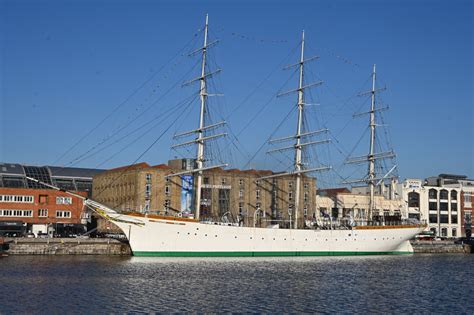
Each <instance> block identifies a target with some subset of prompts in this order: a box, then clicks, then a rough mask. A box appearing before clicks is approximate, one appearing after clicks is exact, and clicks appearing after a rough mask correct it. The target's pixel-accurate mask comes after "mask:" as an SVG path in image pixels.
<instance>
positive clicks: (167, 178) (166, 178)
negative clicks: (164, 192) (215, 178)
mask: <svg viewBox="0 0 474 315" xmlns="http://www.w3.org/2000/svg"><path fill="white" fill-rule="evenodd" d="M204 179H206V178H205V177H204ZM165 182H167V183H169V182H170V178H169V177H165Z"/></svg>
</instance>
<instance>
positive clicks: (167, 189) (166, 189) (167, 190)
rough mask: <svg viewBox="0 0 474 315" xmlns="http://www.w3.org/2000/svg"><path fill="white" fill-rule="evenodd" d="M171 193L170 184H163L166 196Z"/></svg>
mask: <svg viewBox="0 0 474 315" xmlns="http://www.w3.org/2000/svg"><path fill="white" fill-rule="evenodd" d="M170 193H171V186H170V185H166V186H165V195H166V196H169V195H170Z"/></svg>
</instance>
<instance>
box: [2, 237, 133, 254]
mask: <svg viewBox="0 0 474 315" xmlns="http://www.w3.org/2000/svg"><path fill="white" fill-rule="evenodd" d="M4 242H5V244H6V245H7V250H6V251H5V253H6V254H8V255H109V256H130V255H131V251H130V246H129V245H128V243H126V242H121V241H119V240H116V239H110V238H89V239H87V238H86V239H84V238H5V239H4Z"/></svg>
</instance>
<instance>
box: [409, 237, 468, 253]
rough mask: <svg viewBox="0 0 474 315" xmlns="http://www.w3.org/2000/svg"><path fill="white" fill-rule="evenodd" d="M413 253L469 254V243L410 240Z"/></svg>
mask: <svg viewBox="0 0 474 315" xmlns="http://www.w3.org/2000/svg"><path fill="white" fill-rule="evenodd" d="M411 245H412V246H413V250H414V251H415V254H469V253H472V246H471V245H470V244H455V243H454V241H424V240H423V241H411Z"/></svg>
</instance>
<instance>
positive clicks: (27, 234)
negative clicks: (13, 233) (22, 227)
mask: <svg viewBox="0 0 474 315" xmlns="http://www.w3.org/2000/svg"><path fill="white" fill-rule="evenodd" d="M25 237H28V238H35V237H36V236H35V233H32V232H29V233H26V235H25Z"/></svg>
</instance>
